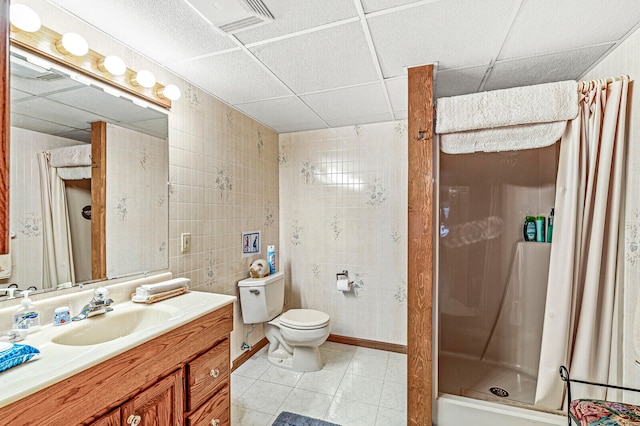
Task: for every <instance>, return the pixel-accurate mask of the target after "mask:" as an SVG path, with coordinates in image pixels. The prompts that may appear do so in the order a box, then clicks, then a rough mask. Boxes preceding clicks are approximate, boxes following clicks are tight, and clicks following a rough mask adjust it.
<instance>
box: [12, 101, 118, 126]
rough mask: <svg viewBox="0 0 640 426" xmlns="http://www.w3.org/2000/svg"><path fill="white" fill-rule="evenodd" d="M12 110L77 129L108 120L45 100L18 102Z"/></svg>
mask: <svg viewBox="0 0 640 426" xmlns="http://www.w3.org/2000/svg"><path fill="white" fill-rule="evenodd" d="M11 110H12V111H13V112H15V113H17V114H20V115H24V116H28V117H34V118H37V119H41V120H45V121H50V122H52V123H59V124H60V125H62V126H68V127H73V128H75V129H86V128H90V127H91V125H90V124H89V123H91V122H93V121H100V120H105V119H106V117H103V116H101V115H98V114H93V113H88V112H87V111H81V110H78V109H76V108H72V107H70V106H67V105H63V104H59V103H57V102H53V101H50V100H48V99H44V98H32V99H28V100H26V101H24V102H17V103H15V105H12V106H11Z"/></svg>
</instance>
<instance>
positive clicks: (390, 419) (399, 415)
mask: <svg viewBox="0 0 640 426" xmlns="http://www.w3.org/2000/svg"><path fill="white" fill-rule="evenodd" d="M406 424H407V413H405V412H402V411H398V410H392V409H390V408H384V407H379V408H378V417H377V418H376V426H389V425H393V426H405V425H406Z"/></svg>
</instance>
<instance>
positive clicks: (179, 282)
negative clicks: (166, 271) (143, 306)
mask: <svg viewBox="0 0 640 426" xmlns="http://www.w3.org/2000/svg"><path fill="white" fill-rule="evenodd" d="M190 282H191V280H190V279H189V278H174V279H172V280H168V281H163V282H160V283H156V284H144V285H141V286H140V287H137V288H136V296H140V297H143V296H150V295H153V294H157V293H163V292H165V291H169V290H173V289H176V288H180V287H185V286H188V284H189V283H190Z"/></svg>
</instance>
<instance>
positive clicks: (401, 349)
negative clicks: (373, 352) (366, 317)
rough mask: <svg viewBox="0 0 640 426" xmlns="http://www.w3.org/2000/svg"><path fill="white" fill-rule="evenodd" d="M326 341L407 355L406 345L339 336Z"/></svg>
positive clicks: (331, 336) (335, 335)
mask: <svg viewBox="0 0 640 426" xmlns="http://www.w3.org/2000/svg"><path fill="white" fill-rule="evenodd" d="M327 340H328V341H329V342H336V343H344V344H345V345H353V346H361V347H363V348H371V349H380V350H383V351H389V352H397V353H400V354H406V353H407V346H406V345H398V344H396V343H387V342H378V341H377V340H367V339H358V338H356V337H348V336H340V335H339V334H330V335H329V338H328V339H327Z"/></svg>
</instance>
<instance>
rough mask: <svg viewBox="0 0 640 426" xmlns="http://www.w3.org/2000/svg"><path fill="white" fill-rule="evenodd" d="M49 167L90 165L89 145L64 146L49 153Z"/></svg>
mask: <svg viewBox="0 0 640 426" xmlns="http://www.w3.org/2000/svg"><path fill="white" fill-rule="evenodd" d="M49 165H50V166H51V167H78V166H90V165H91V144H89V143H86V144H82V145H73V146H65V147H62V148H54V149H52V150H50V151H49Z"/></svg>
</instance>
